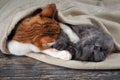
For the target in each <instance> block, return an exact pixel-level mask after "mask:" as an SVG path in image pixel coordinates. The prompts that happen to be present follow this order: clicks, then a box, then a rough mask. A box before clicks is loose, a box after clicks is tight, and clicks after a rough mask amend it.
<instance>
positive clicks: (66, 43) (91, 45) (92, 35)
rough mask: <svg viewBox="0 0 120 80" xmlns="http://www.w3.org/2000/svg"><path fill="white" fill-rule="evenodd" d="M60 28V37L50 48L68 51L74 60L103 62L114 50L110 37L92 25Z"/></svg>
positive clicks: (63, 26)
mask: <svg viewBox="0 0 120 80" xmlns="http://www.w3.org/2000/svg"><path fill="white" fill-rule="evenodd" d="M61 26H62V27H61V29H62V31H61V33H60V36H59V38H58V39H57V41H56V43H55V44H54V45H53V46H52V47H53V48H56V49H58V50H67V51H69V52H70V53H71V55H72V59H74V60H82V61H95V62H97V61H103V60H104V59H105V58H106V57H107V55H108V54H110V53H111V52H112V51H113V50H114V42H113V39H112V37H111V36H110V35H108V34H107V33H105V32H103V31H102V30H101V29H100V28H98V27H95V26H94V25H90V24H82V25H64V24H61ZM66 27H67V28H66ZM68 28H69V29H68ZM70 32H73V34H72V33H70ZM69 33H70V34H69ZM75 33H76V35H74V34H75ZM75 37H76V38H75ZM78 38H79V39H78Z"/></svg>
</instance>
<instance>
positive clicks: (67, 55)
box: [58, 51, 72, 60]
mask: <svg viewBox="0 0 120 80" xmlns="http://www.w3.org/2000/svg"><path fill="white" fill-rule="evenodd" d="M58 54H59V58H60V59H63V60H71V59H72V55H71V54H70V53H69V52H68V51H61V52H60V53H58Z"/></svg>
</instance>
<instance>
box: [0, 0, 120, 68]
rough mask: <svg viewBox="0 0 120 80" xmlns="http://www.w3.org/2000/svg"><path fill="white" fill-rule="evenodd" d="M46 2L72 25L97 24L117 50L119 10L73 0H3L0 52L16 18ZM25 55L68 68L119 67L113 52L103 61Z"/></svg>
mask: <svg viewBox="0 0 120 80" xmlns="http://www.w3.org/2000/svg"><path fill="white" fill-rule="evenodd" d="M50 3H55V4H56V6H57V9H58V19H59V21H61V22H63V23H68V24H73V25H78V24H93V25H97V26H98V27H100V28H101V29H103V30H104V31H105V32H106V33H108V34H109V35H111V36H112V38H113V40H114V43H115V46H116V48H117V49H118V50H120V37H119V36H120V10H119V9H114V10H113V9H110V8H105V7H98V6H94V5H89V4H85V3H81V2H80V1H77V0H36V1H34V0H25V1H21V0H8V1H6V3H4V6H2V7H1V8H0V39H1V40H0V50H1V51H2V52H3V53H6V54H10V53H9V51H8V49H7V39H8V36H9V34H10V33H11V31H12V30H13V29H14V28H15V25H16V24H17V22H18V21H19V20H21V19H22V18H23V17H25V16H27V15H29V14H30V13H32V12H33V11H35V10H36V9H38V8H43V7H45V6H46V5H47V4H50ZM68 4H69V5H68ZM26 56H28V57H31V58H34V59H37V60H39V61H42V62H45V63H49V64H53V65H57V66H62V67H67V68H72V69H120V63H119V61H120V54H119V53H113V54H112V55H109V56H108V57H107V59H106V60H105V61H103V62H98V63H96V62H82V61H74V60H69V61H64V60H61V59H56V58H54V57H50V56H48V55H45V54H42V53H29V54H26Z"/></svg>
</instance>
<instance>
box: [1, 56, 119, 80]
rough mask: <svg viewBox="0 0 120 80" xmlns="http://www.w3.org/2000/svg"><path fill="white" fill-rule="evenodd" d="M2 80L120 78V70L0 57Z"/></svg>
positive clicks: (112, 79)
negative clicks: (85, 67) (67, 65)
mask: <svg viewBox="0 0 120 80" xmlns="http://www.w3.org/2000/svg"><path fill="white" fill-rule="evenodd" d="M0 80H120V70H113V71H110V70H109V71H108V70H107V71H98V70H95V71H93V70H73V69H67V68H63V67H58V66H53V65H49V64H46V63H43V62H40V61H37V60H34V59H31V58H28V57H16V56H7V57H1V58H0Z"/></svg>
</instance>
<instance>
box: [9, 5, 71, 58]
mask: <svg viewBox="0 0 120 80" xmlns="http://www.w3.org/2000/svg"><path fill="white" fill-rule="evenodd" d="M55 14H56V6H55V4H49V5H48V6H47V7H46V8H44V9H43V10H42V11H41V12H40V13H38V14H35V15H32V16H28V17H25V18H24V19H22V20H21V21H20V22H19V23H18V24H17V25H16V29H15V30H13V34H14V35H13V34H12V33H11V34H12V35H13V37H11V40H9V41H8V50H9V51H10V53H11V54H14V55H18V56H21V55H26V54H27V53H29V52H43V53H45V54H48V55H50V56H53V57H57V58H61V59H65V60H69V59H71V55H70V53H69V52H68V51H64V50H63V51H58V50H56V49H52V48H50V46H51V45H53V44H54V42H55V40H56V39H57V37H58V35H59V33H60V27H59V24H58V22H57V21H56V20H55ZM9 38H10V37H9Z"/></svg>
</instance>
